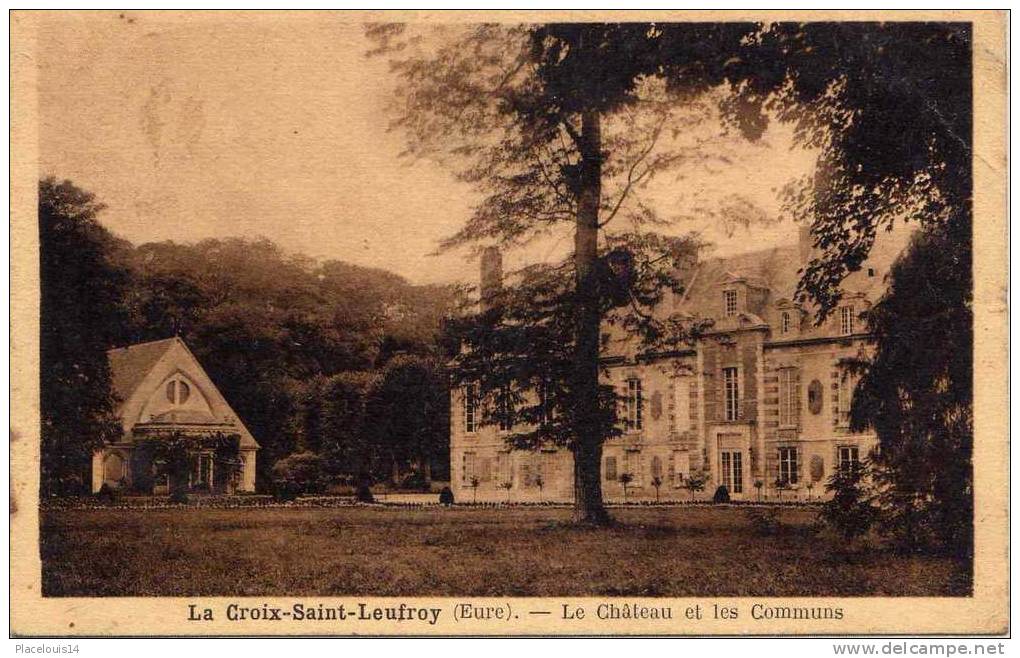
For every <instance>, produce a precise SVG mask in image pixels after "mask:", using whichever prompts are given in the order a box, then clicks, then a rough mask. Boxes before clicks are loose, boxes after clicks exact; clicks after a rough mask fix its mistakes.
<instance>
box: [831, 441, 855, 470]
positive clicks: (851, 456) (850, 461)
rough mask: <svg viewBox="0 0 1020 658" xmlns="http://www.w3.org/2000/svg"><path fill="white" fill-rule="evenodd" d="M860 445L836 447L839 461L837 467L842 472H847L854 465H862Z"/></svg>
mask: <svg viewBox="0 0 1020 658" xmlns="http://www.w3.org/2000/svg"><path fill="white" fill-rule="evenodd" d="M860 454H861V453H860V447H859V446H855V445H842V446H838V447H837V449H836V455H837V458H838V462H837V464H836V468H837V469H839V472H840V473H846V472H848V471H849V468H851V467H853V465H858V466H859V465H860V463H861V457H860Z"/></svg>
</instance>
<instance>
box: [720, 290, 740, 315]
mask: <svg viewBox="0 0 1020 658" xmlns="http://www.w3.org/2000/svg"><path fill="white" fill-rule="evenodd" d="M723 305H724V307H725V309H726V317H731V316H734V315H736V314H737V291H736V290H724V291H723Z"/></svg>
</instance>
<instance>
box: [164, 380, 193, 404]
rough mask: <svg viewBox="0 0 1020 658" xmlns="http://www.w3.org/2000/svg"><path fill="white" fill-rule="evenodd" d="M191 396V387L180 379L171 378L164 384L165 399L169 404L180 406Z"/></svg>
mask: <svg viewBox="0 0 1020 658" xmlns="http://www.w3.org/2000/svg"><path fill="white" fill-rule="evenodd" d="M189 397H191V387H190V386H188V383H187V382H185V381H182V380H180V379H173V380H171V381H169V382H167V384H166V399H167V400H168V401H169V402H170V404H172V405H175V406H180V405H182V404H184V403H185V402H187V401H188V398H189Z"/></svg>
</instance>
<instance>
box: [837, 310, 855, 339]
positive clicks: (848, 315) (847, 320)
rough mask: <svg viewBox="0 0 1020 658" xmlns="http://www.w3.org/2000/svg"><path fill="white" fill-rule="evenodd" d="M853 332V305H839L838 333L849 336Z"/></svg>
mask: <svg viewBox="0 0 1020 658" xmlns="http://www.w3.org/2000/svg"><path fill="white" fill-rule="evenodd" d="M853 332H854V307H853V306H841V307H840V309H839V333H841V334H843V335H844V336H849V335H850V334H852V333H853Z"/></svg>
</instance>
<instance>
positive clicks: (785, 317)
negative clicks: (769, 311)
mask: <svg viewBox="0 0 1020 658" xmlns="http://www.w3.org/2000/svg"><path fill="white" fill-rule="evenodd" d="M779 331H780V333H784V334H788V333H790V314H789V313H788V312H787V311H783V314H782V315H781V316H779Z"/></svg>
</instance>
